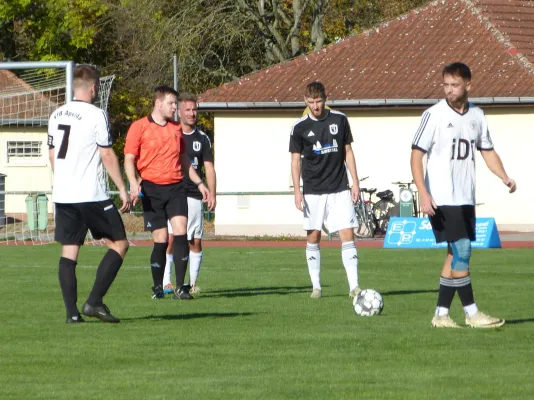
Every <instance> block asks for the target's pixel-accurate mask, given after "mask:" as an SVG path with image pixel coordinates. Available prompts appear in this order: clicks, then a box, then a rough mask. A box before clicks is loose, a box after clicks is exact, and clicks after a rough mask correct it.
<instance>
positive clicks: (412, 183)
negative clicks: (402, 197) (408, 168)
mask: <svg viewBox="0 0 534 400" xmlns="http://www.w3.org/2000/svg"><path fill="white" fill-rule="evenodd" d="M391 184H392V185H415V182H414V181H413V180H412V181H411V182H401V181H398V182H391Z"/></svg>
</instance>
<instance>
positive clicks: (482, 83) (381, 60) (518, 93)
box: [201, 0, 534, 109]
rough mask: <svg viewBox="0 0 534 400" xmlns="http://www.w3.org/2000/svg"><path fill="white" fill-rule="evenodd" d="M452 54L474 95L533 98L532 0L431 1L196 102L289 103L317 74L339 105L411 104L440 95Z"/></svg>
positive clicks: (240, 105) (226, 104) (299, 97)
mask: <svg viewBox="0 0 534 400" xmlns="http://www.w3.org/2000/svg"><path fill="white" fill-rule="evenodd" d="M454 60H462V61H463V62H465V63H466V64H468V65H469V66H470V68H471V69H472V71H473V78H474V81H475V82H476V84H475V85H474V87H473V90H472V93H471V96H472V97H475V98H476V97H478V98H485V100H484V102H497V103H498V102H499V98H501V97H506V98H516V99H517V100H516V101H517V102H529V103H531V102H534V94H533V91H532V88H533V87H534V64H533V63H534V2H532V1H507V0H504V1H495V0H471V1H469V0H460V1H457V0H440V1H433V2H431V3H430V4H428V5H426V6H424V7H422V8H419V9H416V10H413V11H411V12H410V13H408V14H406V15H403V16H401V17H399V18H397V19H395V20H393V21H389V22H386V23H383V24H381V25H379V26H377V27H376V28H373V29H371V30H368V31H366V32H364V33H361V34H359V35H356V36H352V37H348V38H346V39H344V40H342V41H340V42H339V43H335V44H332V45H330V46H328V47H326V48H325V49H323V50H320V51H316V52H313V53H310V54H307V55H303V56H299V57H297V58H295V59H293V60H290V61H287V62H285V63H282V64H278V65H275V66H273V67H270V68H266V69H263V70H261V71H258V72H255V73H253V74H250V75H248V76H245V77H243V78H241V79H239V80H236V81H233V82H230V83H228V84H225V85H222V86H221V87H218V88H215V89H211V90H209V91H207V92H205V93H204V94H203V95H202V96H201V102H202V103H203V104H202V107H203V108H205V109H220V108H230V109H232V108H243V107H247V108H264V107H273V106H275V104H277V105H278V106H279V107H294V106H295V105H294V104H292V103H294V102H298V103H301V102H302V93H303V91H304V88H305V86H306V85H307V84H308V83H309V82H310V81H312V80H314V79H319V80H321V81H322V82H323V83H324V84H325V86H326V88H327V90H328V95H329V99H330V100H331V101H333V102H334V103H335V102H340V106H345V105H346V104H347V102H351V103H350V105H351V106H357V105H360V104H361V105H365V106H368V105H372V106H373V105H379V106H382V105H384V104H391V105H398V104H404V103H406V104H412V103H414V102H416V103H417V102H418V101H420V100H427V99H438V98H440V97H441V88H440V78H441V70H442V68H443V65H444V64H446V63H449V62H451V61H454ZM367 100H373V101H372V102H369V101H367ZM421 103H423V104H424V103H425V102H421ZM301 104H302V103H301Z"/></svg>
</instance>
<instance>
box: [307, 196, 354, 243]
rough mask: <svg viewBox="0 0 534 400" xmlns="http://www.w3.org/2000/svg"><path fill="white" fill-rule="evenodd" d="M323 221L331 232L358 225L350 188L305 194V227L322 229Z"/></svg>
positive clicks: (308, 229) (309, 229)
mask: <svg viewBox="0 0 534 400" xmlns="http://www.w3.org/2000/svg"><path fill="white" fill-rule="evenodd" d="M323 223H324V226H325V228H326V230H327V231H328V232H329V233H334V232H337V231H339V230H341V229H346V228H357V227H358V219H357V218H356V212H355V211H354V203H353V202H352V199H351V195H350V190H345V191H343V192H338V193H330V194H306V195H304V224H303V227H304V229H305V230H307V231H311V230H317V231H322V230H323Z"/></svg>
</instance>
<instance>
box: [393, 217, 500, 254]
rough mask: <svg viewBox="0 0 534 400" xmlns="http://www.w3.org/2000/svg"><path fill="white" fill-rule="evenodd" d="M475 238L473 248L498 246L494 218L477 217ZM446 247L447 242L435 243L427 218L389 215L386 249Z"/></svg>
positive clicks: (497, 233)
mask: <svg viewBox="0 0 534 400" xmlns="http://www.w3.org/2000/svg"><path fill="white" fill-rule="evenodd" d="M475 231H476V240H475V241H473V242H471V245H472V247H473V248H481V249H488V248H500V247H501V239H500V237H499V232H498V230H497V225H496V224H495V219H494V218H477V219H476V224H475ZM441 247H447V243H445V242H444V243H439V244H438V243H436V239H435V238H434V233H433V232H432V226H431V225H430V221H429V220H428V218H415V217H406V218H403V217H391V218H390V220H389V224H388V229H387V232H386V236H385V237H384V248H388V249H427V248H430V249H432V248H441Z"/></svg>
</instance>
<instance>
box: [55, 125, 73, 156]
mask: <svg viewBox="0 0 534 400" xmlns="http://www.w3.org/2000/svg"><path fill="white" fill-rule="evenodd" d="M57 128H58V129H59V130H60V131H63V140H62V141H61V146H59V152H58V153H57V158H58V159H60V160H63V159H64V158H65V157H66V156H67V148H68V147H69V135H70V125H61V124H60V125H58V127H57Z"/></svg>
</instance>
